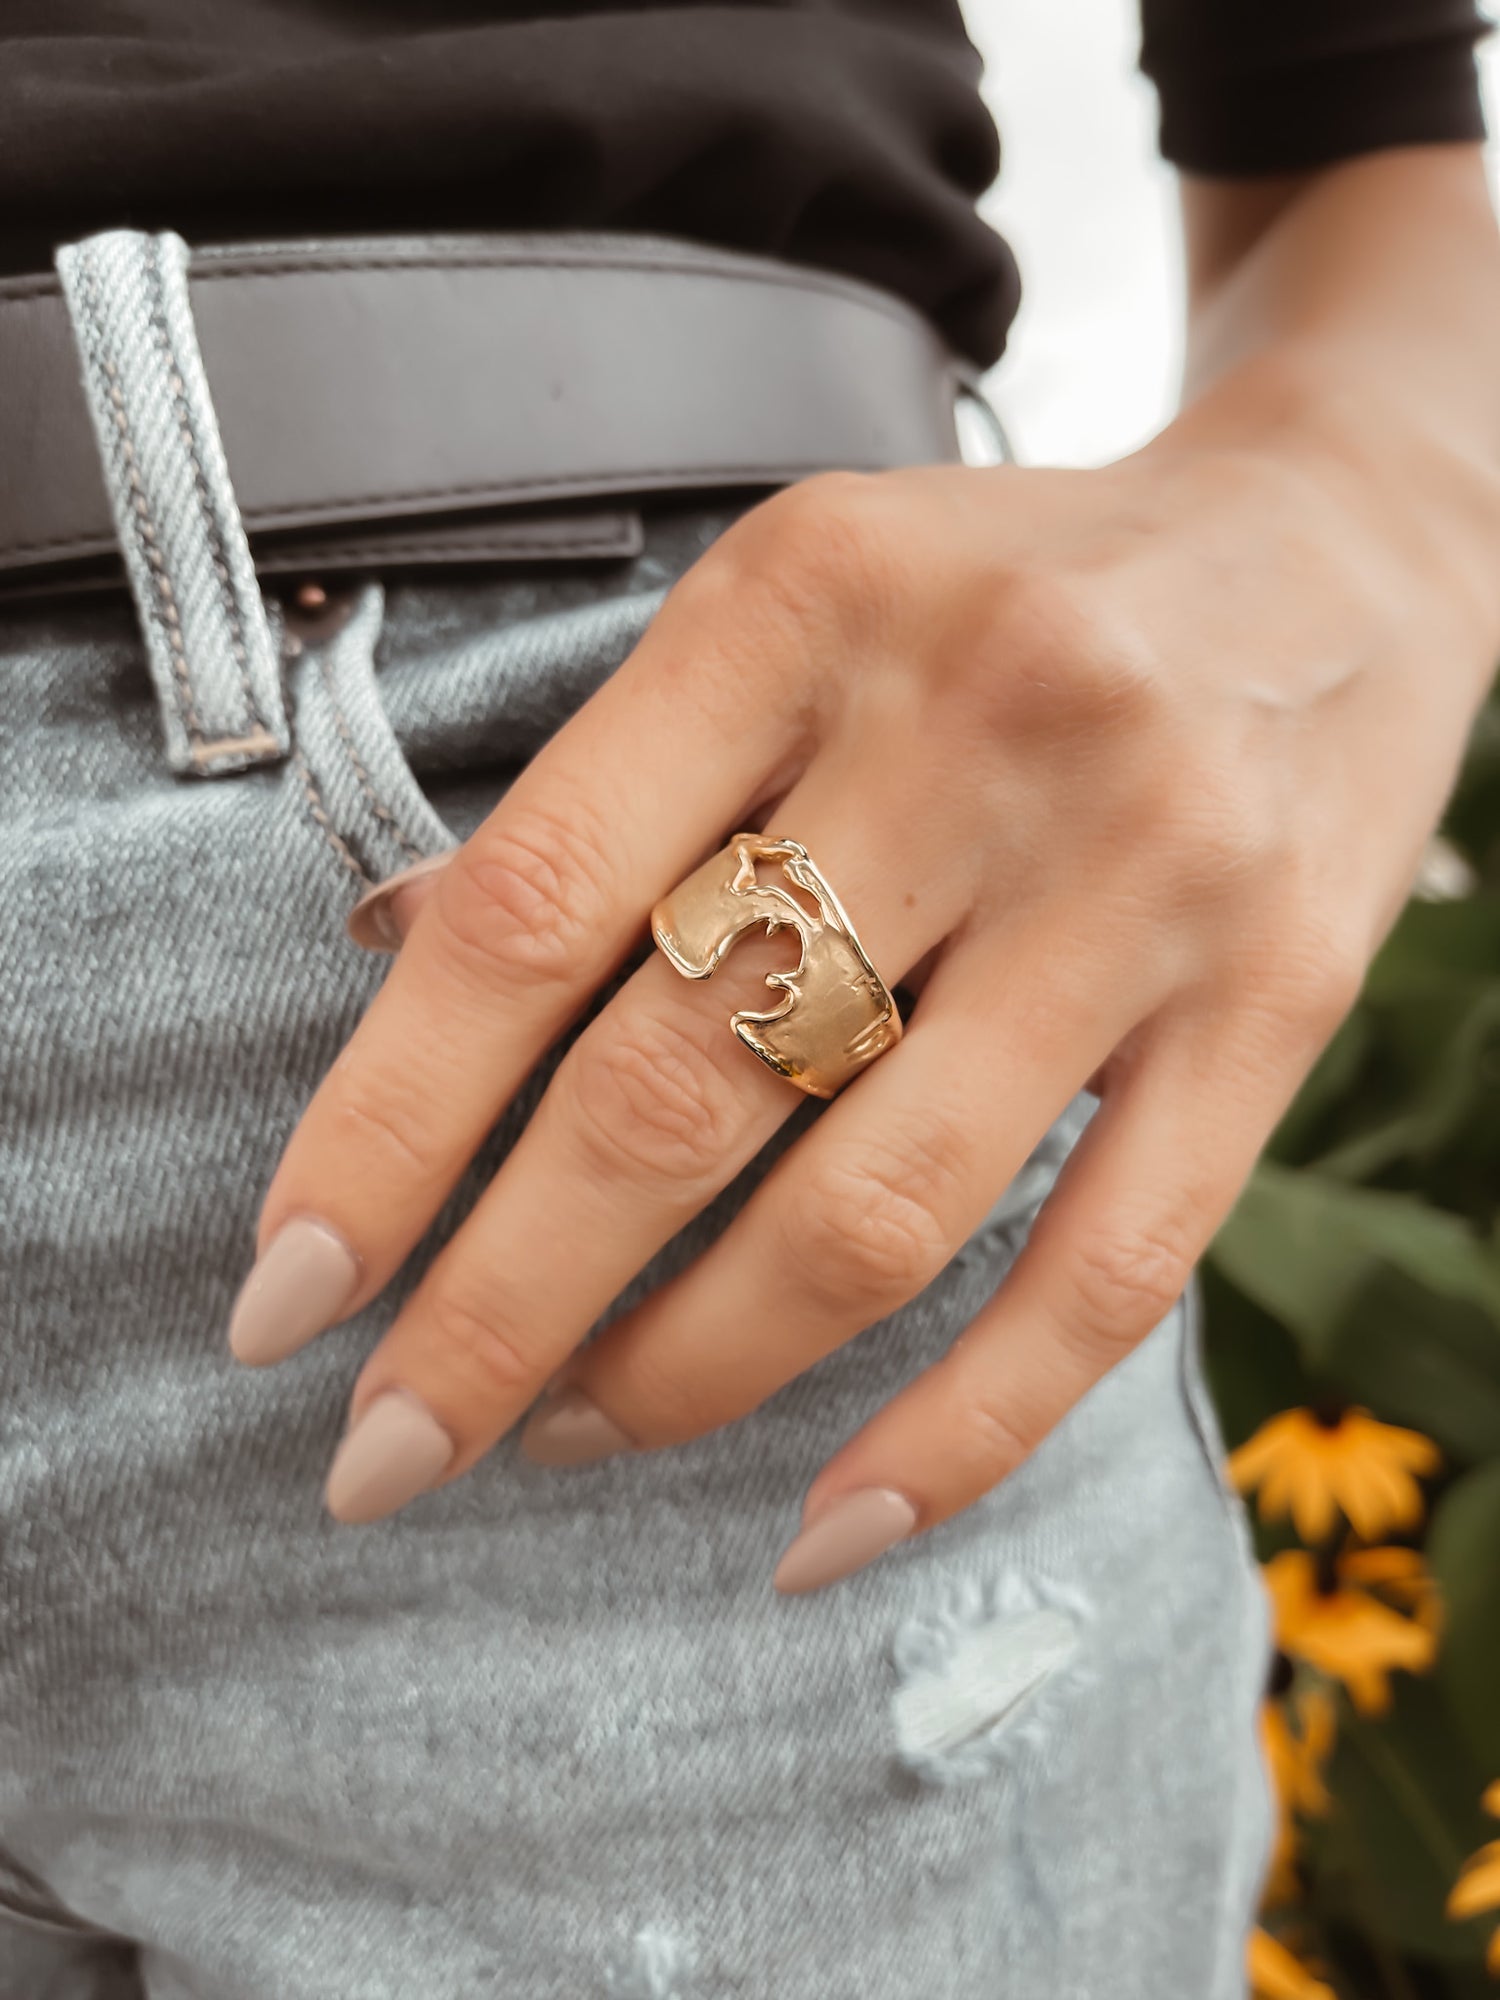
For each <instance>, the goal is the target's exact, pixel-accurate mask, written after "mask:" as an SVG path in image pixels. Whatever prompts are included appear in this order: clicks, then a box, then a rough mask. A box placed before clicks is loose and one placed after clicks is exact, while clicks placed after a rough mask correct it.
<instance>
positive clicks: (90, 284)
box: [78, 253, 205, 751]
mask: <svg viewBox="0 0 1500 2000" xmlns="http://www.w3.org/2000/svg"><path fill="white" fill-rule="evenodd" d="M78 269H79V271H80V273H81V274H82V277H83V280H84V285H85V287H86V290H87V293H88V299H87V310H88V315H89V323H90V324H89V331H90V333H91V334H92V336H93V337H92V339H91V340H90V341H89V343H88V348H89V358H90V361H91V363H92V364H93V365H94V366H95V367H97V368H98V370H99V371H100V372H101V373H102V374H103V376H104V378H105V393H106V395H107V396H108V399H109V405H110V411H111V414H112V416H113V417H114V421H115V428H116V430H117V431H118V433H119V438H120V449H121V452H122V454H123V456H124V460H125V476H126V479H127V481H128V482H129V486H130V496H131V508H132V512H133V513H134V514H135V517H136V535H137V539H138V541H139V544H140V548H141V552H142V554H143V555H144V556H145V558H146V565H147V567H148V568H149V570H150V571H151V575H152V578H153V580H154V581H155V584H156V587H157V591H158V593H159V594H160V598H161V603H160V604H158V605H153V606H152V613H153V616H155V617H156V618H157V620H158V622H159V623H160V624H161V625H162V627H163V628H164V630H165V632H166V636H167V647H168V650H169V652H170V653H171V656H172V671H173V678H174V679H175V680H176V681H177V682H178V685H179V688H180V691H181V692H180V699H179V714H180V719H181V721H182V725H183V728H184V730H185V732H186V734H187V738H188V741H189V742H190V743H191V744H192V746H193V748H194V750H195V751H197V750H201V749H202V748H203V747H204V743H205V737H204V731H203V725H202V723H201V721H200V720H199V717H198V710H197V706H196V703H195V700H194V694H193V679H192V674H191V671H190V670H189V667H188V662H187V653H186V650H185V649H184V647H183V643H182V618H181V614H180V613H179V611H178V609H177V599H176V596H175V594H174V592H173V589H172V579H171V576H170V574H169V573H168V570H167V566H166V562H165V560H164V559H163V556H162V553H161V549H160V546H159V545H158V541H157V535H156V527H155V523H154V521H153V519H152V515H151V507H150V502H149V501H148V500H147V498H146V491H145V488H144V486H143V485H142V483H141V477H140V471H139V468H138V465H137V460H136V451H135V440H134V438H133V436H132V434H131V429H130V414H129V411H128V409H127V408H126V403H125V398H124V396H123V395H122V393H121V390H120V378H119V371H118V370H117V369H116V367H115V364H114V362H113V361H112V360H111V359H110V357H109V355H108V353H107V352H106V351H105V347H106V343H105V335H104V320H103V315H102V313H101V312H100V310H99V286H98V278H97V275H96V273H95V271H94V266H93V260H92V258H91V257H89V256H88V255H87V254H86V253H80V255H79V258H78Z"/></svg>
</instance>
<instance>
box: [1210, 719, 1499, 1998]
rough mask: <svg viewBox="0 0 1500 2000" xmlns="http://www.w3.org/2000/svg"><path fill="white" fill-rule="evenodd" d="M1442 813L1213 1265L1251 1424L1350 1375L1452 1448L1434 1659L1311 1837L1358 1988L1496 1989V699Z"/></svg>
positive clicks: (1312, 1891)
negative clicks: (1483, 1856) (1432, 869)
mask: <svg viewBox="0 0 1500 2000" xmlns="http://www.w3.org/2000/svg"><path fill="white" fill-rule="evenodd" d="M1444 837H1445V839H1446V841H1447V843H1448V856H1449V861H1450V867H1449V870H1448V874H1449V877H1450V883H1451V886H1452V887H1456V888H1457V890H1458V893H1457V894H1453V893H1449V894H1448V895H1447V896H1446V897H1445V898H1444V899H1441V900H1413V901H1412V902H1411V903H1410V904H1409V905H1408V907H1407V909H1406V911H1405V913H1404V914H1403V916H1402V917H1401V919H1400V921H1399V922H1398V924H1397V925H1396V927H1395V929H1394V930H1393V932H1392V933H1391V935H1390V937H1389V938H1388V939H1387V941H1386V944H1385V946H1384V948H1383V950H1382V951H1381V953H1380V956H1379V958H1378V959H1377V961H1376V963H1375V965H1374V966H1373V967H1372V969H1371V972H1370V976H1369V979H1368V981H1367V982H1366V987H1365V991H1364V994H1363V996H1362V997H1361V1000H1360V1002H1359V1004H1358V1006H1357V1007H1356V1008H1355V1010H1354V1012H1353V1013H1352V1014H1351V1016H1350V1018H1349V1019H1348V1021H1347V1022H1346V1023H1345V1024H1344V1026H1343V1028H1342V1029H1341V1030H1340V1031H1339V1033H1338V1035H1337V1036H1336V1037H1335V1038H1334V1041H1333V1042H1332V1044H1331V1045H1330V1046H1329V1048H1328V1049H1327V1050H1326V1052H1325V1053H1324V1055H1323V1058H1322V1060H1321V1061H1320V1062H1319V1063H1318V1065H1317V1067H1316V1069H1315V1070H1314V1071H1313V1073H1312V1075H1311V1076H1310V1077H1309V1078H1308V1079H1307V1082H1306V1085H1305V1086H1304V1088H1303V1090H1302V1092H1301V1094H1300V1095H1299V1097H1298V1099H1297V1102H1296V1103H1295V1104H1294V1105H1293V1106H1292V1108H1291V1110H1290V1111H1289V1112H1288V1114H1287V1116H1286V1118H1285V1119H1284V1120H1283V1122H1282V1125H1281V1127H1280V1129H1279V1130H1278V1131H1277V1133H1276V1134H1275V1137H1274V1138H1273V1140H1272V1142H1271V1145H1270V1146H1269V1147H1268V1149H1267V1152H1266V1156H1265V1158H1264V1160H1263V1161H1262V1163H1261V1165H1260V1167H1259V1168H1258V1169H1257V1171H1256V1173H1255V1175H1254V1177H1253V1178H1252V1180H1251V1182H1250V1185H1249V1186H1248V1188H1247V1189H1246V1191H1245V1194H1244V1197H1243V1199H1242V1200H1241V1202H1240V1204H1239V1206H1238V1207H1237V1209H1236V1210H1235V1213H1234V1214H1233V1215H1232V1216H1231V1218H1230V1219H1229V1221H1228V1222H1227V1223H1226V1224H1225V1226H1224V1228H1223V1230H1222V1231H1221V1233H1220V1235H1219V1238H1218V1240H1217V1242H1216V1243H1215V1245H1214V1248H1213V1251H1212V1253H1211V1255H1210V1259H1209V1263H1208V1267H1207V1269H1206V1271H1205V1274H1204V1290H1205V1300H1206V1305H1207V1315H1206V1317H1207V1358H1208V1365H1209V1371H1210V1375H1211V1377H1212V1380H1213V1385H1214V1390H1215V1395H1216V1398H1217V1401H1218V1405H1219V1412H1220V1417H1221V1421H1222V1423H1223V1426H1224V1430H1225V1434H1226V1436H1227V1438H1228V1440H1229V1442H1230V1443H1231V1444H1237V1443H1239V1442H1240V1441H1242V1440H1243V1439H1244V1438H1245V1437H1247V1436H1248V1435H1249V1434H1250V1433H1251V1432H1252V1431H1253V1430H1254V1429H1256V1428H1257V1426H1258V1425H1260V1424H1261V1423H1263V1422H1264V1421H1265V1419H1266V1418H1267V1417H1268V1416H1270V1415H1271V1414H1272V1413H1273V1412H1275V1411H1276V1410H1280V1409H1285V1408H1288V1407H1290V1406H1292V1405H1295V1404H1298V1403H1303V1402H1306V1401H1309V1400H1312V1399H1314V1398H1316V1397H1319V1396H1323V1395H1327V1394H1336V1395H1339V1396H1343V1397H1347V1398H1349V1399H1350V1400H1352V1401H1354V1402H1356V1403H1360V1404H1363V1405H1365V1406H1366V1407H1367V1408H1369V1409H1370V1410H1372V1411H1373V1412H1374V1413H1375V1415H1376V1416H1377V1417H1380V1418H1382V1419H1384V1420H1385V1421H1387V1422H1389V1423H1396V1424H1404V1425H1410V1426H1411V1427H1413V1428H1415V1429H1417V1430H1420V1431H1424V1432H1425V1433H1426V1434H1427V1435H1428V1436H1429V1437H1431V1438H1433V1439H1434V1440H1435V1441H1436V1442H1437V1443H1438V1445H1439V1446H1440V1447H1441V1449H1442V1451H1443V1453H1444V1457H1445V1470H1444V1474H1443V1477H1442V1479H1441V1480H1440V1481H1439V1482H1438V1485H1437V1488H1436V1491H1435V1494H1434V1505H1433V1510H1432V1517H1431V1523H1430V1528H1429V1531H1428V1536H1427V1554H1428V1558H1429V1561H1430V1563H1431V1565H1432V1567H1433V1570H1434V1572H1435V1574H1436V1575H1437V1577H1438V1579H1439V1582H1440V1584H1441V1586H1442V1590H1443V1595H1444V1602H1445V1608H1446V1629H1445V1632H1444V1636H1443V1642H1442V1647H1441V1652H1440V1656H1439V1664H1438V1668H1437V1671H1436V1672H1435V1673H1434V1674H1433V1675H1432V1676H1431V1678H1429V1679H1426V1680H1421V1681H1417V1680H1411V1679H1409V1678H1407V1677H1404V1676H1398V1677H1397V1698H1396V1701H1395V1704H1394V1706H1393V1709H1392V1711H1391V1713H1390V1714H1389V1715H1388V1716H1383V1717H1380V1718H1378V1719H1369V1718H1364V1719H1362V1718H1359V1717H1356V1716H1354V1715H1353V1714H1352V1713H1351V1712H1349V1710H1348V1708H1347V1704H1346V1705H1345V1710H1344V1714H1343V1717H1342V1720H1341V1728H1340V1738H1339V1745H1338V1749H1337V1752H1336V1754H1335V1757H1334V1759H1333V1762H1332V1765H1331V1767H1330V1770H1329V1774H1328V1775H1329V1783H1330V1786H1331V1789H1332V1791H1333V1795H1334V1801H1335V1804H1334V1810H1333V1811H1332V1813H1331V1814H1330V1815H1329V1816H1328V1818H1327V1819H1326V1820H1324V1821H1321V1822H1318V1823H1316V1824H1315V1825H1314V1826H1313V1827H1312V1828H1311V1829H1310V1832H1309V1837H1308V1840H1307V1843H1306V1847H1305V1850H1304V1854H1303V1869H1304V1875H1305V1880H1306V1891H1307V1893H1306V1915H1307V1918H1308V1921H1309V1924H1310V1927H1311V1930H1312V1932H1313V1934H1314V1935H1315V1937H1316V1940H1317V1955H1318V1956H1319V1957H1320V1959H1321V1961H1322V1962H1323V1964H1324V1965H1325V1966H1326V1967H1328V1968H1330V1973H1329V1976H1330V1977H1331V1979H1332V1982H1333V1984H1334V1985H1335V1986H1336V1988H1337V1990H1338V1991H1339V1993H1340V1994H1341V1995H1342V1996H1346V2000H1418V1996H1420V2000H1477V1996H1478V1995H1479V1994H1480V1993H1482V1992H1484V1991H1490V1992H1494V1991H1496V1988H1495V1987H1494V1986H1493V1985H1490V1984H1488V1982H1487V1981H1486V1978H1485V1975H1484V1973H1483V1970H1482V1962H1483V1954H1484V1946H1485V1942H1486V1939H1487V1937H1488V1935H1489V1933H1490V1931H1491V1930H1492V1929H1493V1928H1494V1927H1495V1925H1494V1922H1493V1921H1491V1922H1486V1921H1485V1920H1484V1919H1480V1920H1479V1921H1477V1922H1474V1923H1469V1924H1455V1923H1451V1922H1449V1921H1448V1920H1447V1918H1446V1917H1445V1916H1444V1914H1443V1905H1444V1902H1445V1900H1446V1897H1447V1894H1448V1891H1449V1890H1450V1889H1451V1887H1452V1884H1453V1880H1454V1878H1455V1876H1456V1875H1457V1873H1458V1869H1459V1866H1460V1864H1461V1863H1462V1861H1463V1860H1464V1858H1465V1857H1466V1856H1467V1855H1469V1854H1470V1853H1472V1852H1473V1851H1474V1850H1475V1849H1476V1848H1477V1847H1479V1846H1480V1845H1481V1844H1482V1843H1483V1842H1484V1841H1486V1840H1488V1839H1493V1838H1495V1837H1497V1835H1500V1826H1497V1825H1496V1823H1495V1822H1494V1821H1493V1820H1489V1819H1486V1817H1485V1815H1484V1814H1483V1813H1482V1812H1481V1810H1480V1807H1479V1797H1480V1794H1481V1792H1482V1791H1483V1790H1484V1788H1485V1786H1486V1785H1487V1784H1489V1783H1491V1782H1492V1781H1494V1780H1495V1779H1497V1778H1500V701H1496V700H1493V699H1492V701H1491V704H1490V706H1489V708H1488V709H1487V710H1486V711H1485V713H1484V714H1483V716H1482V717H1481V718H1480V722H1479V724H1478V726H1477V727H1476V729H1475V732H1474V737H1473V742H1472V744H1471V748H1470V753H1469V756H1468V759H1467V761H1466V764H1465V768H1464V772H1463V775H1462V777H1461V779H1460V781H1459V784H1458V787H1457V789H1456V791H1455V793H1454V796H1453V799H1452V801H1451V803H1450V806H1449V810H1448V813H1447V816H1446V819H1445V823H1444ZM1454 863H1457V864H1461V865H1458V866H1455V865H1453V864H1454ZM1283 1539H1284V1537H1271V1536H1265V1537H1264V1541H1263V1550H1262V1552H1263V1554H1265V1553H1269V1552H1270V1550H1271V1549H1272V1548H1274V1547H1276V1546H1278V1545H1279V1544H1280V1541H1281V1540H1283ZM1496 1921H1500V1919H1496Z"/></svg>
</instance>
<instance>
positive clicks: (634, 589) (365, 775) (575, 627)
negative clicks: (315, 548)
mask: <svg viewBox="0 0 1500 2000" xmlns="http://www.w3.org/2000/svg"><path fill="white" fill-rule="evenodd" d="M746 504H747V502H746V501H745V500H744V499H743V498H740V499H737V500H731V501H730V502H728V503H719V504H716V505H714V506H706V505H703V504H702V503H697V502H687V503H683V502H680V501H668V502H664V503H661V504H660V505H659V506H658V507H657V508H656V509H655V510H653V511H651V512H650V513H649V514H648V519H647V534H646V546H645V548H644V550H643V551H642V553H641V554H640V555H639V556H637V557H635V558H633V559H631V560H629V561H626V562H624V563H607V564H599V563H586V562H577V563H572V564H567V565H555V566H551V567H549V568H547V569H545V570H540V569H529V570H527V569H518V570H516V571H514V572H512V573H508V574H505V575H502V576H499V577H498V578H497V577H495V576H493V575H490V576H477V577H469V578H467V579H464V580H461V581H443V582H439V583H425V584H395V585H391V586H389V587H387V586H383V585H381V584H379V583H368V584H365V585H364V586H362V587H360V588H357V589H354V590H351V591H349V592H347V593H343V594H341V595H340V596H339V597H338V598H337V599H336V600H334V601H333V602H331V603H329V604H327V605H322V606H320V607H319V609H318V610H317V611H316V612H314V613H313V614H311V615H310V616H304V615H303V614H301V613H300V612H299V611H298V610H297V608H296V607H295V606H294V607H293V608H292V609H291V611H290V612H289V613H288V615H287V637H286V652H287V655H288V684H289V690H290V694H291V703H292V711H293V714H292V728H293V737H294V760H295V767H296V776H297V780H298V782H299V784H300V785H301V788H302V790H303V792H304V793H305V795H306V801H307V804H308V805H309V807H310V809H311V810H312V812H313V817H314V818H315V819H317V820H318V821H319V823H320V824H321V825H322V827H323V831H324V834H325V836H326V838H327V840H328V844H329V845H330V847H332V848H333V849H334V851H335V853H336V854H337V856H338V859H339V861H340V862H341V864H342V865H343V866H344V867H345V869H346V870H348V871H349V872H351V873H353V874H355V875H357V876H358V877H360V878H362V879H363V880H364V881H365V882H367V883H369V882H378V881H383V880H385V879H386V877H388V876H390V875H393V874H397V873H399V872H400V871H401V870H402V869H403V868H407V867H410V866H411V865H412V864H413V863H414V862H417V861H420V860H423V859H425V858H426V857H427V856H429V855H432V854H438V853H441V852H443V851H444V850H445V849H447V848H450V847H453V846H455V845H456V844H458V843H459V842H461V841H463V840H465V839H467V838H468V836H469V835H470V834H471V833H472V832H473V831H474V829H475V828H476V827H477V826H478V825H479V824H480V822H481V821H482V820H483V819H484V818H485V817H486V815H487V814H488V813H489V812H490V811H491V810H492V809H493V808H494V806H495V805H496V804H497V803H498V801H499V799H500V798H501V797H502V796H503V795H504V793H505V791H506V790H507V789H508V787H509V785H510V784H511V782H512V781H513V780H514V778H515V777H516V776H517V775H518V774H519V772H520V771H521V770H522V769H523V768H524V766H525V765H526V764H527V763H528V762H529V761H530V759H531V758H532V757H533V756H535V754H536V753H537V751H538V750H540V749H541V748H542V746H543V745H544V744H545V743H546V742H547V740H548V738H549V737H551V736H552V735H553V734H554V733H555V732H556V731H557V730H558V729H559V728H560V727H561V726H562V724H563V723H564V722H566V721H567V719H568V717H569V716H570V715H572V714H573V713H574V712H575V711H576V710H577V709H578V708H580V707H581V706H582V705H583V703H584V702H586V701H587V700H588V698H589V696H590V695H591V694H593V693H594V692H595V691H596V689H598V688H599V687H600V686H601V685H602V684H603V682H604V681H605V680H607V679H608V677H609V676H610V675H611V674H612V673H613V672H614V671H615V669H616V668H617V667H618V666H619V665H620V664H621V662H622V661H623V660H624V659H625V657H626V656H627V654H628V653H629V652H630V651H631V650H632V648H633V647H634V646H635V645H636V643H637V642H638V641H639V640H640V638H641V637H642V635H643V634H644V633H645V631H646V629H647V627H648V626H649V625H650V623H651V621H652V619H653V618H654V617H655V615H656V613H657V611H658V610H659V609H660V607H661V604H662V601H663V599H664V597H665V595H666V589H667V587H668V586H669V585H670V584H671V583H672V582H673V581H675V580H676V578H677V577H678V576H680V575H681V574H682V573H683V571H684V570H686V569H687V568H689V567H690V566H691V564H692V563H693V562H694V561H695V560H696V559H697V557H698V556H699V555H701V554H702V553H703V551H704V550H705V549H706V548H707V547H708V546H709V545H710V544H711V543H712V542H713V541H714V540H715V539H717V537H718V535H719V534H720V533H722V532H723V530H724V528H726V527H727V526H728V525H729V524H730V523H731V521H733V520H734V519H735V518H736V516H737V515H738V514H739V513H740V512H742V511H743V508H744V506H745V505H746Z"/></svg>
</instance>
